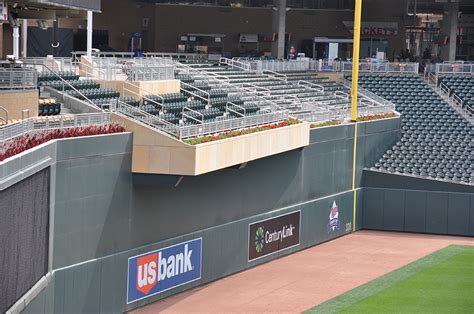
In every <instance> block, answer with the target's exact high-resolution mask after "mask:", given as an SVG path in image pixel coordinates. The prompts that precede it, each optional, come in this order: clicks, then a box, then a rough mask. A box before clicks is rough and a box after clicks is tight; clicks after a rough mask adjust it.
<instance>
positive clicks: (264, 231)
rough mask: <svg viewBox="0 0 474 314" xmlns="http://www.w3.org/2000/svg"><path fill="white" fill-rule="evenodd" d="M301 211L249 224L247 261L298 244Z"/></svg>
mask: <svg viewBox="0 0 474 314" xmlns="http://www.w3.org/2000/svg"><path fill="white" fill-rule="evenodd" d="M300 218H301V211H296V212H292V213H289V214H285V215H282V216H278V217H273V218H270V219H266V220H262V221H258V222H254V223H252V224H249V243H248V245H249V255H248V261H249V262H250V261H253V260H256V259H258V258H261V257H264V256H268V255H271V254H273V253H276V252H280V251H283V250H285V249H288V248H291V247H294V246H297V245H299V244H300Z"/></svg>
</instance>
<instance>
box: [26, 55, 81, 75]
mask: <svg viewBox="0 0 474 314" xmlns="http://www.w3.org/2000/svg"><path fill="white" fill-rule="evenodd" d="M20 60H21V61H22V62H23V63H24V64H28V65H29V66H31V67H35V68H36V69H37V70H38V71H40V70H41V66H42V65H45V66H47V67H48V68H51V69H53V70H54V71H58V72H67V71H70V72H74V71H75V69H76V67H75V62H74V60H73V59H71V58H49V57H46V58H22V59H20ZM37 66H39V67H37Z"/></svg>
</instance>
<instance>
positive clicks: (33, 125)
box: [0, 112, 112, 142]
mask: <svg viewBox="0 0 474 314" xmlns="http://www.w3.org/2000/svg"><path fill="white" fill-rule="evenodd" d="M111 121H112V120H111V114H110V113H107V112H104V113H84V114H76V115H60V116H51V117H41V118H29V119H26V120H23V121H21V122H18V123H13V124H9V125H6V126H4V127H0V142H5V141H8V140H10V139H12V138H15V137H18V136H21V135H24V134H27V133H31V132H37V131H42V130H52V129H63V128H72V127H80V126H90V125H103V124H108V123H110V122H111Z"/></svg>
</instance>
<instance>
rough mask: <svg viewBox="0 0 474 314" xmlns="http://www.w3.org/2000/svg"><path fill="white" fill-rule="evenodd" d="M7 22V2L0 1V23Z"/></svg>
mask: <svg viewBox="0 0 474 314" xmlns="http://www.w3.org/2000/svg"><path fill="white" fill-rule="evenodd" d="M6 21H8V7H7V0H0V23H3V22H6Z"/></svg>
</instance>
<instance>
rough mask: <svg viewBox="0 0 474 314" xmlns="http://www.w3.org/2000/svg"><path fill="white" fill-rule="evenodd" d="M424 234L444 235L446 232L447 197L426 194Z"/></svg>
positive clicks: (445, 195) (439, 194) (438, 194)
mask: <svg viewBox="0 0 474 314" xmlns="http://www.w3.org/2000/svg"><path fill="white" fill-rule="evenodd" d="M426 199H427V201H426V232H428V233H439V234H446V233H447V232H448V195H447V194H441V193H433V192H428V193H427V198H426Z"/></svg>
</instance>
